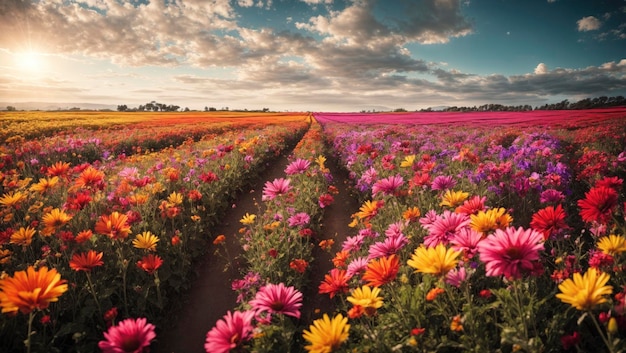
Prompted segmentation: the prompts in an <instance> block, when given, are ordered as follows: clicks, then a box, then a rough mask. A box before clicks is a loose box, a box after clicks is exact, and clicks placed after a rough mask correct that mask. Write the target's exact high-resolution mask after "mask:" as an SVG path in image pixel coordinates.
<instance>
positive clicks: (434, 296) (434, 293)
mask: <svg viewBox="0 0 626 353" xmlns="http://www.w3.org/2000/svg"><path fill="white" fill-rule="evenodd" d="M444 292H445V290H444V289H443V288H439V287H435V288H433V289H431V290H429V291H428V293H427V294H426V300H427V301H429V302H432V301H433V300H435V299H437V297H438V296H439V294H442V293H444Z"/></svg>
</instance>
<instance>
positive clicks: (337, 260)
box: [333, 250, 350, 268]
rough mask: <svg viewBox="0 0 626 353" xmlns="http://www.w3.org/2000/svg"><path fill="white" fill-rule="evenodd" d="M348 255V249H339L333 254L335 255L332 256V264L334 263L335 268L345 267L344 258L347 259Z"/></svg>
mask: <svg viewBox="0 0 626 353" xmlns="http://www.w3.org/2000/svg"><path fill="white" fill-rule="evenodd" d="M349 256H350V252H349V251H348V250H341V251H339V252H338V253H336V254H335V257H334V258H333V265H335V267H337V268H345V267H346V260H348V257H349Z"/></svg>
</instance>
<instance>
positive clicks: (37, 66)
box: [15, 51, 46, 72]
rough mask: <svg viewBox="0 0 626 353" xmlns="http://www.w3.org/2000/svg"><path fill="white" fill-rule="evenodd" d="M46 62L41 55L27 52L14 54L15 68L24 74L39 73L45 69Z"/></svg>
mask: <svg viewBox="0 0 626 353" xmlns="http://www.w3.org/2000/svg"><path fill="white" fill-rule="evenodd" d="M45 64H46V60H45V57H44V55H43V54H40V53H38V52H35V51H28V52H22V53H17V54H15V66H16V67H17V68H18V69H20V70H21V71H24V72H40V71H42V70H43V69H44V68H45V66H46V65H45Z"/></svg>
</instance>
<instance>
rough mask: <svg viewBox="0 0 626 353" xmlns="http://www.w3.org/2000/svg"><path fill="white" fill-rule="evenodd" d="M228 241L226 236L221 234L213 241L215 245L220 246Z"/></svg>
mask: <svg viewBox="0 0 626 353" xmlns="http://www.w3.org/2000/svg"><path fill="white" fill-rule="evenodd" d="M225 240H226V236H225V235H224V234H220V235H218V236H217V237H215V239H213V245H219V244H221V243H223V242H224V241H225Z"/></svg>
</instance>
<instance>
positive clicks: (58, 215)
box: [41, 208, 72, 236]
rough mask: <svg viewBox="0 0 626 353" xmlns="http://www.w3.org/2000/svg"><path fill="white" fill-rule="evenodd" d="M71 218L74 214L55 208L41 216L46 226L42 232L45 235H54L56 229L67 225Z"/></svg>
mask: <svg viewBox="0 0 626 353" xmlns="http://www.w3.org/2000/svg"><path fill="white" fill-rule="evenodd" d="M71 219H72V216H70V215H68V214H67V213H65V211H63V210H60V209H58V208H54V209H52V210H51V211H50V212H48V213H46V214H45V215H43V217H42V218H41V221H42V222H43V224H44V226H45V228H44V230H43V231H42V232H41V234H42V235H44V236H49V235H52V233H54V231H55V230H56V229H59V228H61V227H62V226H64V225H66V224H67V223H68V222H69V221H70V220H71Z"/></svg>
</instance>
